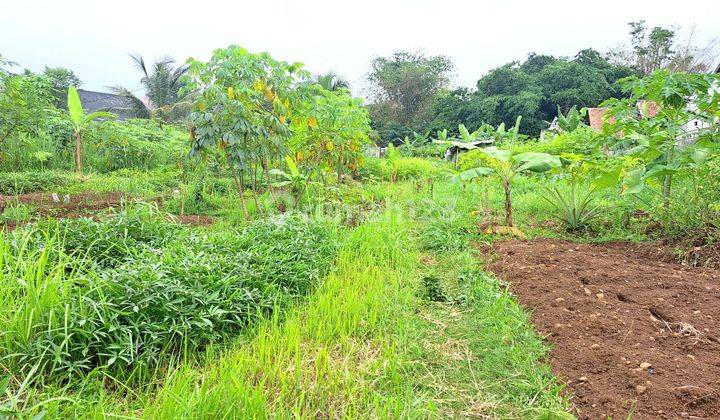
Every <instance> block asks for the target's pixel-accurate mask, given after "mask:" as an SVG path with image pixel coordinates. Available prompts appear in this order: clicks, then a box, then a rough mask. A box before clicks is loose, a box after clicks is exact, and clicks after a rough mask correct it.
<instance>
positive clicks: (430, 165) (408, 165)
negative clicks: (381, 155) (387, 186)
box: [360, 156, 443, 181]
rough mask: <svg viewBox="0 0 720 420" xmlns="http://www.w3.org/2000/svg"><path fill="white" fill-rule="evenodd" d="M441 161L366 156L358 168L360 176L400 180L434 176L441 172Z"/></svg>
mask: <svg viewBox="0 0 720 420" xmlns="http://www.w3.org/2000/svg"><path fill="white" fill-rule="evenodd" d="M442 171H443V170H442V167H441V163H440V162H439V161H438V162H435V161H431V160H428V159H424V158H419V157H403V156H398V157H395V158H393V159H377V158H367V159H366V160H365V165H364V166H362V167H361V168H360V175H361V177H362V178H376V179H380V180H386V181H389V180H393V181H401V180H407V179H417V178H434V177H436V176H438V175H439V174H441V173H442Z"/></svg>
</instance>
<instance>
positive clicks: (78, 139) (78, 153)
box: [75, 131, 83, 175]
mask: <svg viewBox="0 0 720 420" xmlns="http://www.w3.org/2000/svg"><path fill="white" fill-rule="evenodd" d="M82 146H83V144H82V134H80V132H79V131H76V132H75V173H76V174H78V175H80V174H82Z"/></svg>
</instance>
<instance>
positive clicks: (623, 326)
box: [489, 239, 720, 418]
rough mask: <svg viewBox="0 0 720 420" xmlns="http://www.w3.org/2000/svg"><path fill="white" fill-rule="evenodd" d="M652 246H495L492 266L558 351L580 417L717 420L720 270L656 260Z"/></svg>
mask: <svg viewBox="0 0 720 420" xmlns="http://www.w3.org/2000/svg"><path fill="white" fill-rule="evenodd" d="M649 248H650V247H648V249H642V246H638V245H629V244H609V245H586V244H575V243H569V242H564V241H558V240H549V239H540V240H533V241H508V242H501V243H497V244H495V245H494V247H493V250H494V256H493V258H492V260H493V261H492V262H491V264H490V267H489V268H490V269H491V270H492V271H493V272H494V273H495V274H496V275H498V276H499V277H500V278H502V279H505V280H507V281H509V282H510V283H511V290H512V291H513V292H514V293H515V294H516V295H517V297H518V300H519V301H520V303H521V304H522V305H524V306H525V307H526V308H527V309H529V310H531V311H532V312H533V314H532V321H533V323H534V324H535V327H536V329H537V331H538V332H539V333H541V334H543V335H547V340H548V341H549V342H551V343H552V344H553V350H552V351H551V354H550V364H551V365H552V368H553V370H554V372H555V373H556V374H557V375H558V377H560V378H561V379H563V380H565V381H566V382H567V384H568V388H569V392H570V395H572V399H571V401H572V402H573V404H574V405H575V407H576V409H577V413H578V414H579V416H580V417H581V418H606V417H607V416H612V417H613V418H625V417H626V416H627V415H628V413H630V412H632V413H633V417H634V418H677V417H686V416H697V417H705V418H707V417H716V416H718V415H719V413H720V339H719V338H718V337H720V271H718V270H714V269H708V268H688V267H686V266H682V265H679V264H676V263H672V262H667V261H665V260H664V258H660V259H658V258H655V259H653V258H651V257H650V256H652V255H655V254H658V253H657V252H654V251H653V249H649ZM660 254H662V253H660Z"/></svg>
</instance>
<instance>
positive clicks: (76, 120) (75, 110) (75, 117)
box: [67, 86, 115, 175]
mask: <svg viewBox="0 0 720 420" xmlns="http://www.w3.org/2000/svg"><path fill="white" fill-rule="evenodd" d="M67 109H68V115H69V116H70V121H71V122H72V125H73V134H74V136H75V173H76V174H78V175H80V174H82V150H83V138H82V135H83V132H84V131H85V130H86V129H87V128H88V127H89V126H90V124H92V122H93V121H95V120H97V119H101V118H102V119H112V118H115V115H114V114H111V113H109V112H104V111H98V112H92V113H90V114H87V115H86V114H85V111H84V110H83V107H82V103H81V102H80V95H78V93H77V89H75V86H70V87H69V88H68V93H67Z"/></svg>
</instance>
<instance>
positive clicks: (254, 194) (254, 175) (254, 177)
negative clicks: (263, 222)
mask: <svg viewBox="0 0 720 420" xmlns="http://www.w3.org/2000/svg"><path fill="white" fill-rule="evenodd" d="M251 168H252V169H251V170H252V183H253V188H252V198H253V202H255V211H257V212H258V214H259V215H262V214H263V211H262V208H260V202H258V198H257V194H258V180H257V168H256V167H255V166H251Z"/></svg>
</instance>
